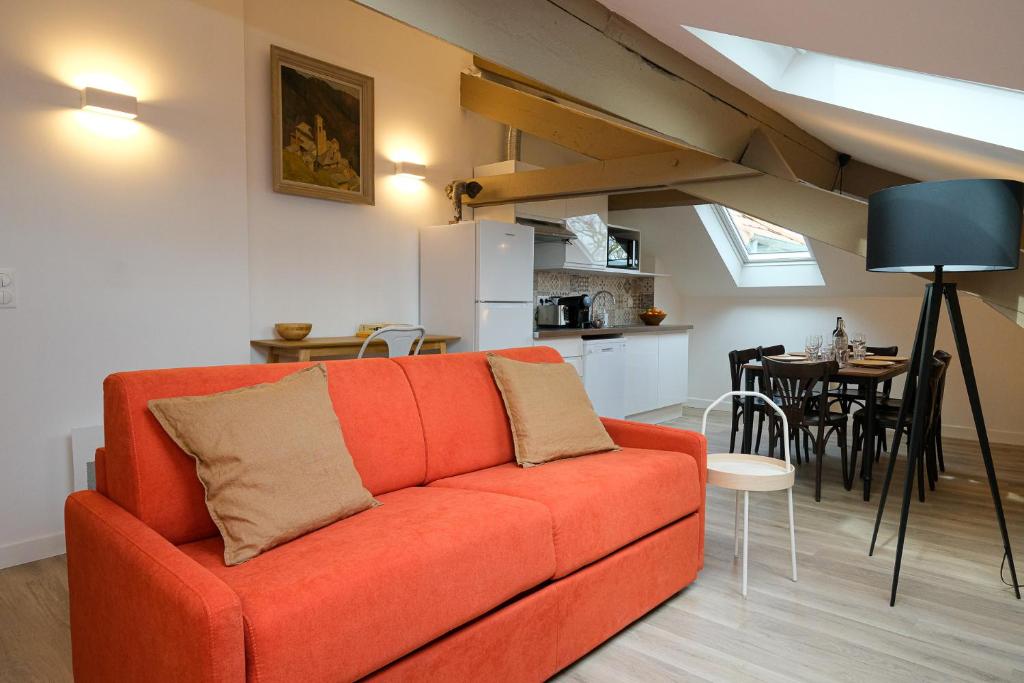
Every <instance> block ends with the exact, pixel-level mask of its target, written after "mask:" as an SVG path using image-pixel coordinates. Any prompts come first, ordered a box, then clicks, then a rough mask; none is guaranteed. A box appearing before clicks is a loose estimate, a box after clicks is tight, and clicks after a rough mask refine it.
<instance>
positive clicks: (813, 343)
mask: <svg viewBox="0 0 1024 683" xmlns="http://www.w3.org/2000/svg"><path fill="white" fill-rule="evenodd" d="M821 342H822V338H821V335H820V334H809V335H807V339H806V340H805V341H804V351H805V352H806V353H807V360H815V359H817V358H818V352H819V351H821Z"/></svg>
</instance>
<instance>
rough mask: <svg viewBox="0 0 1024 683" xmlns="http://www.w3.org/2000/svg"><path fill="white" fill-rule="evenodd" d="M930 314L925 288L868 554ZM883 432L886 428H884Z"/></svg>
mask: <svg viewBox="0 0 1024 683" xmlns="http://www.w3.org/2000/svg"><path fill="white" fill-rule="evenodd" d="M927 315H928V290H927V289H926V290H925V296H924V299H922V301H921V314H920V315H919V316H918V318H917V333H916V334H915V335H914V348H913V350H912V351H911V354H910V367H909V371H908V373H907V381H906V383H905V384H904V387H903V401H902V403H901V404H900V414H899V417H898V418H897V420H896V433H895V434H894V435H893V438H892V449H891V450H890V451H889V465H888V467H887V468H886V470H885V482H884V483H883V484H882V494H881V496H880V497H879V499H878V513H877V514H876V515H875V530H874V531H873V532H872V533H871V547H870V548H869V549H868V556H869V557H870V556H872V555H874V554H875V542H876V541H877V540H878V528H879V527H880V526H881V524H882V515H883V513H884V512H885V501H886V498H888V497H889V486H890V484H891V483H892V475H893V471H894V470H895V469H896V455H897V454H898V453H899V452H900V443H901V441H902V438H903V430H904V429H905V427H906V424H907V412H908V411H907V408H908V406H910V404H911V402H912V401H913V397H914V391H915V389H916V380H917V366H918V364H919V363H920V362H921V342H922V341H924V327H925V319H926V318H927ZM882 431H883V433H884V431H885V430H882ZM866 447H867V444H866V443H865V448H866ZM864 457H865V458H868V457H873V454H868V453H867V452H865V454H864Z"/></svg>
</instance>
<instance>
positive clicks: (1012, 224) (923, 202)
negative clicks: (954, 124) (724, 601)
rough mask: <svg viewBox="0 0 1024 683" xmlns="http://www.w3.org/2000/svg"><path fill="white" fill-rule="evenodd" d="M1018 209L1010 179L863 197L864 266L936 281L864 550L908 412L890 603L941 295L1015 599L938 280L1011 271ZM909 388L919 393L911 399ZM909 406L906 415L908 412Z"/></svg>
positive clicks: (956, 321)
mask: <svg viewBox="0 0 1024 683" xmlns="http://www.w3.org/2000/svg"><path fill="white" fill-rule="evenodd" d="M1022 216H1024V184H1022V183H1019V182H1017V181H1013V180H947V181H941V182H934V183H917V184H914V185H902V186H900V187H891V188H888V189H886V190H882V191H880V192H876V193H875V194H873V195H871V198H870V199H869V202H868V245H867V247H868V254H867V269H868V270H870V271H880V272H898V273H922V272H929V271H931V272H934V273H935V281H934V282H933V283H932V284H929V285H926V286H925V292H924V302H923V303H922V305H921V317H920V319H919V320H918V323H917V336H916V337H915V339H914V351H913V353H912V355H911V358H910V368H909V371H908V374H907V383H906V387H905V388H904V390H903V403H902V405H901V407H900V413H899V418H898V422H897V429H896V436H895V437H894V438H893V443H892V450H891V452H890V453H889V468H888V470H887V471H886V473H885V484H884V486H883V487H882V495H881V498H880V499H879V501H878V516H877V517H876V519H875V530H874V533H873V534H872V535H871V549H870V550H869V551H868V554H869V555H872V554H874V552H875V541H876V540H877V538H878V527H879V525H880V524H881V521H882V513H883V511H884V510H885V499H886V496H887V494H888V493H889V484H890V482H891V481H892V473H893V470H894V469H895V465H896V453H897V452H898V451H899V447H900V435H901V434H902V431H903V428H904V425H905V424H906V421H907V419H908V417H909V418H910V419H911V423H910V438H909V444H908V447H907V451H908V454H907V480H906V482H905V484H904V486H903V508H902V511H901V513H900V531H899V541H898V542H897V545H896V565H895V567H894V568H893V574H892V594H891V596H890V598H889V604H890V605H894V604H896V587H897V585H898V583H899V580H900V562H901V561H902V559H903V541H904V538H905V537H906V533H907V516H908V515H909V514H910V498H911V495H912V494H913V489H914V471H915V469H914V468H915V467H916V465H917V459H918V458H920V457H922V450H923V449H924V442H925V431H926V430H927V425H926V424H925V420H926V409H927V405H928V397H927V396H925V395H924V394H925V393H927V391H928V379H929V375H930V373H931V369H932V365H931V361H932V354H933V353H934V351H935V331H936V328H937V326H938V324H939V310H940V308H941V305H942V298H943V296H944V297H945V298H946V305H947V307H948V310H949V319H950V323H951V325H952V327H953V337H954V338H955V340H956V350H957V353H958V354H959V356H960V365H961V367H962V368H963V371H964V383H965V384H966V385H967V396H968V398H969V399H970V402H971V412H973V413H974V425H975V427H976V428H977V430H978V442H979V444H980V445H981V457H982V459H983V460H984V461H985V471H986V473H987V474H988V486H989V489H990V490H991V491H992V501H993V502H994V503H995V508H996V519H997V520H998V522H999V531H1000V532H1001V533H1002V535H1003V550H1004V552H1005V553H1006V561H1007V562H1008V564H1009V567H1010V580H1011V581H1012V583H1013V590H1014V593H1015V594H1016V596H1017V599H1018V600H1019V599H1020V587H1019V586H1018V584H1017V570H1016V568H1015V567H1014V565H1013V552H1012V551H1011V550H1010V536H1009V534H1008V533H1007V531H1006V517H1005V516H1004V515H1003V504H1002V501H1001V500H1000V498H999V483H998V482H997V481H996V471H995V467H994V466H993V465H992V450H991V449H990V448H989V443H988V433H987V432H986V430H985V417H984V415H982V412H981V399H980V398H979V396H978V383H977V381H976V380H975V377H974V366H973V365H972V363H971V352H970V350H969V349H968V347H967V332H966V331H965V330H964V319H963V315H962V314H961V312H960V299H959V297H958V296H957V289H956V283H953V282H947V283H944V282H943V281H942V278H943V274H944V273H948V272H964V271H984V270H1014V269H1016V268H1017V266H1018V262H1019V260H1020V248H1021V226H1022V220H1024V218H1022ZM915 392H916V393H917V394H918V397H917V399H916V400H915V398H914V395H915ZM910 410H913V416H912V417H911V416H909V415H907V413H908V412H909V411H910Z"/></svg>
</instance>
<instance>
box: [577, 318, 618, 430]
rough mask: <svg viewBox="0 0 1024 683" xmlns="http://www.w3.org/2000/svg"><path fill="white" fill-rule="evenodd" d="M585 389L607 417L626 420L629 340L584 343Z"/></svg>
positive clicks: (596, 408) (598, 410)
mask: <svg viewBox="0 0 1024 683" xmlns="http://www.w3.org/2000/svg"><path fill="white" fill-rule="evenodd" d="M583 386H584V388H586V390H587V396H589V397H590V402H591V403H592V404H594V410H596V411H597V414H598V415H601V416H604V417H617V418H619V419H621V418H623V417H625V416H626V340H625V339H623V338H622V337H618V338H614V339H584V340H583Z"/></svg>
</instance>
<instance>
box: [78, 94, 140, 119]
mask: <svg viewBox="0 0 1024 683" xmlns="http://www.w3.org/2000/svg"><path fill="white" fill-rule="evenodd" d="M82 109H84V110H85V111H91V112H96V113H98V114H108V115H110V116H117V117H120V118H123V119H135V118H138V116H139V100H138V99H137V98H135V97H132V96H131V95H122V94H120V93H116V92H110V91H109V90H100V89H99V88H85V89H84V90H82Z"/></svg>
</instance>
